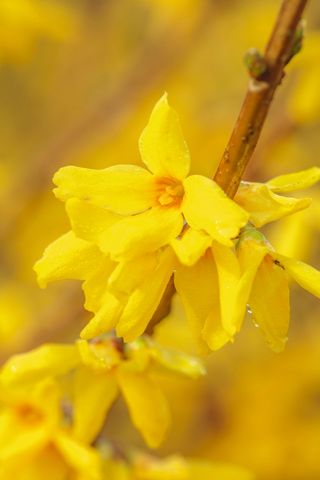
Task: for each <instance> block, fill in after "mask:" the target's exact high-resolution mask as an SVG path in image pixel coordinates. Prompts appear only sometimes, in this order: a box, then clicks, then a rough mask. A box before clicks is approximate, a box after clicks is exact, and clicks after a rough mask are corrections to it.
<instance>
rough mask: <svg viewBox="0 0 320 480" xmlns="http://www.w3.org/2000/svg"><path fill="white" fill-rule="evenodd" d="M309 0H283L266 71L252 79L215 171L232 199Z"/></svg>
mask: <svg viewBox="0 0 320 480" xmlns="http://www.w3.org/2000/svg"><path fill="white" fill-rule="evenodd" d="M307 1H308V0H283V2H282V5H281V8H280V11H279V14H278V18H277V20H276V23H275V26H274V28H273V31H272V34H271V36H270V39H269V41H268V44H267V47H266V50H265V53H264V57H263V59H264V62H265V66H266V68H265V71H264V72H263V73H262V74H261V76H260V77H259V78H257V79H256V78H251V79H250V82H249V88H248V91H247V94H246V97H245V99H244V102H243V104H242V108H241V111H240V114H239V117H238V120H237V122H236V125H235V127H234V130H233V132H232V134H231V137H230V140H229V143H228V145H227V147H226V149H225V151H224V153H223V156H222V159H221V161H220V164H219V166H218V169H217V172H216V174H215V177H214V179H215V181H216V182H217V183H218V184H219V185H220V186H221V187H222V188H223V190H224V191H225V192H226V194H227V195H228V196H229V197H231V198H233V197H234V195H235V194H236V191H237V189H238V186H239V183H240V181H241V178H242V175H243V173H244V170H245V168H246V166H247V164H248V162H249V160H250V159H251V157H252V154H253V152H254V149H255V147H256V145H257V142H258V140H259V137H260V133H261V130H262V127H263V125H264V122H265V119H266V116H267V114H268V111H269V108H270V104H271V101H272V99H273V96H274V93H275V91H276V89H277V87H278V85H280V83H281V80H282V78H283V76H284V67H285V66H286V64H287V63H288V61H289V59H290V58H291V56H292V52H293V50H294V46H295V45H294V44H295V41H296V31H297V27H298V24H299V22H300V20H301V15H302V13H303V10H304V8H305V6H306V4H307Z"/></svg>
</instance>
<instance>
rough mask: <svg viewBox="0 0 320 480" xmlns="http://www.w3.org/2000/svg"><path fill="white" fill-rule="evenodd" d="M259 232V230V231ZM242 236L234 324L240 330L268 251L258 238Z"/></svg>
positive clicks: (238, 253)
mask: <svg viewBox="0 0 320 480" xmlns="http://www.w3.org/2000/svg"><path fill="white" fill-rule="evenodd" d="M257 233H259V232H257ZM251 235H253V237H252V238H250V237H247V238H245V239H243V238H241V240H240V242H239V243H238V246H237V257H238V261H239V265H240V280H239V283H238V288H237V293H236V296H235V299H234V300H235V301H234V315H235V316H234V324H235V325H236V330H237V331H239V330H240V328H241V325H242V322H243V319H244V317H245V314H246V310H247V304H248V302H249V296H250V292H251V288H252V284H253V282H254V279H255V276H256V273H257V270H258V268H259V265H260V264H261V262H262V260H263V258H264V257H265V255H266V254H267V252H268V248H267V246H266V245H265V244H264V243H262V242H260V240H259V236H258V238H257V239H255V238H254V233H251Z"/></svg>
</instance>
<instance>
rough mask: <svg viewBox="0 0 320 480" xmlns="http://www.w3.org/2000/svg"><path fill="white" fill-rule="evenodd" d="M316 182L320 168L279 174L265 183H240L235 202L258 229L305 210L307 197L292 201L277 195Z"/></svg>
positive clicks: (318, 178) (308, 199)
mask: <svg viewBox="0 0 320 480" xmlns="http://www.w3.org/2000/svg"><path fill="white" fill-rule="evenodd" d="M319 180H320V168H319V167H312V168H309V169H307V170H303V171H301V172H296V173H290V174H288V175H280V176H279V177H275V178H273V179H272V180H269V181H268V182H266V183H252V182H241V185H240V188H239V190H238V192H237V194H236V196H235V200H236V202H237V203H239V204H240V205H241V206H242V207H243V208H244V209H245V210H246V211H247V212H249V213H250V221H251V223H253V225H254V226H255V227H262V226H263V225H265V224H266V223H269V222H273V221H275V220H278V219H279V218H283V217H285V216H287V215H291V214H292V213H295V212H298V211H299V210H303V209H304V208H307V207H308V206H309V205H310V203H311V199H310V198H292V197H285V196H283V195H278V193H288V192H294V191H297V190H302V189H304V188H307V187H310V186H312V185H314V184H315V183H317V182H318V181H319Z"/></svg>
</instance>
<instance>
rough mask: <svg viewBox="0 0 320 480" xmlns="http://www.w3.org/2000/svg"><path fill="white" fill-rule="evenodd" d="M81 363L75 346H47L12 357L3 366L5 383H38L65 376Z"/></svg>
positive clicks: (1, 377)
mask: <svg viewBox="0 0 320 480" xmlns="http://www.w3.org/2000/svg"><path fill="white" fill-rule="evenodd" d="M79 362H80V356H79V353H78V349H77V347H76V346H75V345H59V344H45V345H42V346H41V347H38V348H36V349H34V350H31V351H30V352H28V353H21V354H18V355H14V356H13V357H11V358H10V359H9V360H8V361H7V362H6V363H5V364H4V366H3V368H2V371H1V375H0V379H1V381H2V382H3V383H6V384H8V383H19V384H22V383H24V382H36V381H39V380H42V379H43V378H45V377H50V376H58V375H63V374H65V373H67V372H69V371H70V370H72V369H73V368H74V367H75V366H76V365H77V364H79Z"/></svg>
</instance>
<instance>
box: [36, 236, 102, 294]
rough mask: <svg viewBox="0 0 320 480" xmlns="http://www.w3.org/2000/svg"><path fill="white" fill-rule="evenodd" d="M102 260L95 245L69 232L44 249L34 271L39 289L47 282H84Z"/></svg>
mask: <svg viewBox="0 0 320 480" xmlns="http://www.w3.org/2000/svg"><path fill="white" fill-rule="evenodd" d="M102 258H103V255H102V253H101V252H100V251H99V249H98V248H97V247H96V246H95V245H93V244H91V243H88V242H86V241H85V240H81V239H80V238H77V237H76V236H75V235H74V233H73V232H72V231H70V232H68V233H66V234H64V235H62V236H61V237H59V238H57V240H55V241H54V242H52V243H51V244H50V245H49V246H48V247H47V248H46V249H45V251H44V253H43V256H42V258H40V260H38V261H37V262H36V264H35V265H34V270H35V272H36V273H37V276H38V283H39V285H40V287H41V288H45V287H46V285H47V283H48V282H52V281H55V280H64V279H71V278H72V279H76V280H84V279H85V278H86V276H87V275H88V274H90V272H92V271H93V270H94V269H96V268H97V267H98V266H99V264H100V262H101V259H102Z"/></svg>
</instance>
